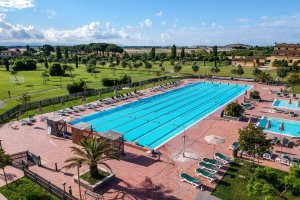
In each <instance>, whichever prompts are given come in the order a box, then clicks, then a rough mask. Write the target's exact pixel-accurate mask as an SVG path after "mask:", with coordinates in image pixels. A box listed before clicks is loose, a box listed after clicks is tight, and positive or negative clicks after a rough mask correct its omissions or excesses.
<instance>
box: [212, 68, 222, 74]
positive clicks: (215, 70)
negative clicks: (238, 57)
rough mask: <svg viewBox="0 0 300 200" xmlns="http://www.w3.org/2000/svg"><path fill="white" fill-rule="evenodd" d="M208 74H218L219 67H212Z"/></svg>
mask: <svg viewBox="0 0 300 200" xmlns="http://www.w3.org/2000/svg"><path fill="white" fill-rule="evenodd" d="M210 72H211V73H213V74H217V73H219V72H220V69H219V67H212V68H211V69H210Z"/></svg>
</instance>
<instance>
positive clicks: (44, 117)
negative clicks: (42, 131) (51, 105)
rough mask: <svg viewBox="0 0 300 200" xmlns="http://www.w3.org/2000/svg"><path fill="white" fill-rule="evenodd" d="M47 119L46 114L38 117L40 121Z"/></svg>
mask: <svg viewBox="0 0 300 200" xmlns="http://www.w3.org/2000/svg"><path fill="white" fill-rule="evenodd" d="M47 119H48V117H47V116H41V117H40V121H41V122H44V121H46V120H47Z"/></svg>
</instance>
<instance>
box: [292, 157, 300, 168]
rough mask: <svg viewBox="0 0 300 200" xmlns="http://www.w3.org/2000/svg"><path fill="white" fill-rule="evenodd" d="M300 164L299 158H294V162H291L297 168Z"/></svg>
mask: <svg viewBox="0 0 300 200" xmlns="http://www.w3.org/2000/svg"><path fill="white" fill-rule="evenodd" d="M299 164H300V160H299V158H292V160H291V162H290V165H291V166H297V167H299Z"/></svg>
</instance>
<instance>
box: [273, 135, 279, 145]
mask: <svg viewBox="0 0 300 200" xmlns="http://www.w3.org/2000/svg"><path fill="white" fill-rule="evenodd" d="M271 143H272V144H275V145H278V144H280V140H279V139H278V137H274V138H273V140H272V141H271Z"/></svg>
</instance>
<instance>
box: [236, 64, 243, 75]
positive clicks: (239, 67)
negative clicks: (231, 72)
mask: <svg viewBox="0 0 300 200" xmlns="http://www.w3.org/2000/svg"><path fill="white" fill-rule="evenodd" d="M236 74H237V75H239V76H240V77H241V76H242V75H243V74H244V69H243V68H242V66H241V65H238V68H237V70H236Z"/></svg>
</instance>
